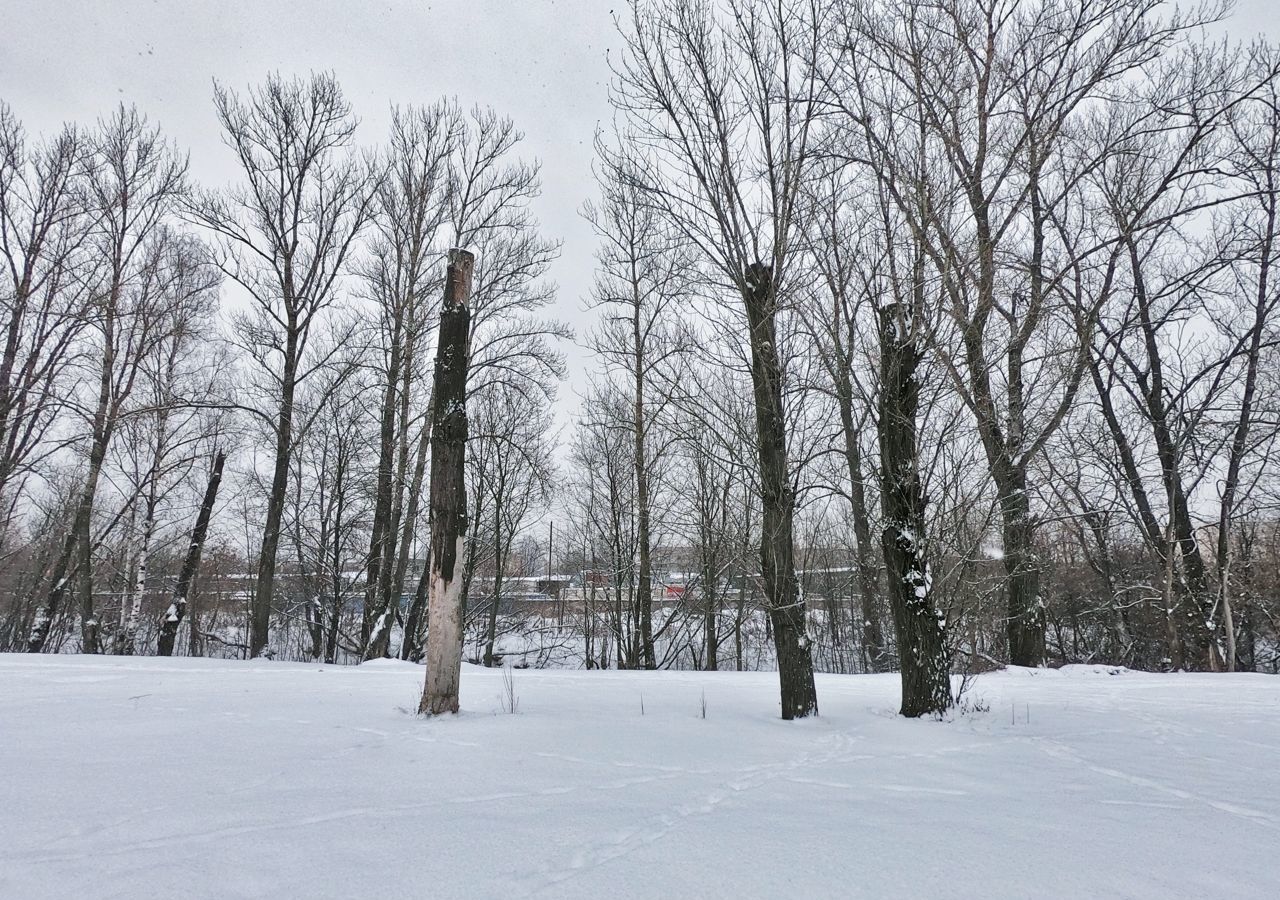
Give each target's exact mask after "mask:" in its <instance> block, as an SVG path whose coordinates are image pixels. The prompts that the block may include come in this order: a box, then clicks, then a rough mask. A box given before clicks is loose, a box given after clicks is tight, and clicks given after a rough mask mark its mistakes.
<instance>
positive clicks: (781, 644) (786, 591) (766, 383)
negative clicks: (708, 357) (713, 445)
mask: <svg viewBox="0 0 1280 900" xmlns="http://www.w3.org/2000/svg"><path fill="white" fill-rule="evenodd" d="M742 295H743V300H744V301H745V305H746V311H747V322H748V326H749V328H750V339H751V384H752V389H753V393H754V395H755V412H756V444H757V449H758V451H759V466H760V494H761V506H762V513H763V515H762V520H761V531H760V575H761V579H762V580H763V582H764V591H765V602H766V604H767V606H768V612H769V622H770V624H771V626H772V631H773V643H774V650H775V652H776V653H777V658H778V682H779V688H780V691H781V695H782V718H784V719H802V718H805V717H806V716H811V715H817V714H818V694H817V689H816V688H815V687H814V683H813V660H812V658H811V657H810V654H809V647H810V641H809V636H808V634H807V631H806V623H805V607H804V599H803V598H802V597H801V596H800V586H799V584H798V583H797V582H796V570H795V559H794V551H795V548H794V545H793V537H792V534H793V524H792V519H793V516H794V514H795V494H794V492H793V491H792V488H791V473H790V470H789V466H788V463H787V435H786V421H785V419H784V418H783V409H782V366H781V364H780V363H779V361H778V341H777V334H776V326H775V322H776V318H777V288H776V285H775V284H774V281H773V271H772V269H770V268H769V267H768V266H766V265H763V264H762V263H753V264H752V265H751V266H749V267H748V269H747V271H746V273H745V279H744V283H743V291H742Z"/></svg>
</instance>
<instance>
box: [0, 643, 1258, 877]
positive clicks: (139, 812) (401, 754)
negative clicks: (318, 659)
mask: <svg viewBox="0 0 1280 900" xmlns="http://www.w3.org/2000/svg"><path fill="white" fill-rule="evenodd" d="M1111 671H1112V670H1108V669H1106V668H1103V667H1097V668H1083V667H1076V668H1072V669H1067V670H1062V671H1056V672H1055V671H1038V672H1033V671H1027V670H1015V671H1010V672H1004V673H997V674H991V675H986V676H983V677H982V678H980V679H979V680H978V682H977V684H976V686H975V687H974V688H973V690H972V692H971V694H970V698H971V699H975V700H979V701H981V702H982V705H985V706H987V707H989V709H987V710H986V711H983V712H976V713H970V714H966V715H960V716H957V717H955V718H954V719H953V720H952V721H949V722H937V721H906V720H903V719H901V718H898V717H896V716H895V715H894V709H895V708H896V703H897V679H896V676H827V677H821V676H820V679H819V685H818V689H819V702H820V704H821V706H822V717H821V718H820V719H818V720H815V721H808V722H801V723H786V722H782V721H780V720H779V719H777V718H776V708H777V687H776V681H775V676H773V675H772V674H738V673H728V672H726V673H691V672H663V673H640V672H631V673H627V672H623V673H618V672H569V671H517V672H515V673H514V678H515V690H516V693H517V695H518V698H519V710H518V714H516V715H507V714H504V713H502V711H501V710H502V707H503V701H502V699H501V698H502V693H503V686H502V676H501V673H499V672H496V671H485V670H482V669H475V668H470V667H468V668H467V669H466V671H465V672H464V673H463V707H464V713H463V715H461V716H459V717H458V718H456V719H452V720H448V721H424V720H421V719H418V718H416V717H415V716H413V715H410V714H409V713H408V710H409V709H411V708H412V707H413V706H414V705H415V703H416V700H417V695H418V692H419V690H420V681H421V678H422V669H421V668H419V667H417V666H413V665H410V664H407V663H375V664H369V665H365V666H361V667H359V668H332V667H328V668H326V667H321V666H312V665H301V664H282V663H243V662H219V661H212V660H201V659H172V660H161V659H131V658H109V657H66V656H63V657H58V656H35V657H27V656H0V836H2V837H0V897H3V898H11V900H36V898H45V897H49V898H52V897H58V898H62V897H75V898H81V900H83V898H105V897H118V898H151V897H155V898H179V897H181V898H204V897H208V898H220V900H221V898H242V897H243V898H247V897H263V898H330V897H332V898H348V897H372V896H381V897H396V898H403V900H417V898H436V897H440V898H452V897H466V898H487V897H524V896H535V897H589V898H594V900H599V898H620V897H733V898H744V897H803V896H807V897H929V898H932V897H982V898H1002V897H1018V898H1021V897H1160V898H1169V897H1195V898H1202V897H1203V898H1210V897H1232V898H1246V897H1260V898H1261V897H1265V898H1276V897H1280V678H1275V677H1269V676H1248V675H1237V676H1210V675H1203V676H1201V675H1170V676H1166V675H1146V674H1138V673H1132V672H1120V673H1118V674H1109V673H1110V672H1111ZM704 696H705V699H706V718H705V719H704V718H702V699H703V697H704ZM642 706H643V715H642V714H641V709H642Z"/></svg>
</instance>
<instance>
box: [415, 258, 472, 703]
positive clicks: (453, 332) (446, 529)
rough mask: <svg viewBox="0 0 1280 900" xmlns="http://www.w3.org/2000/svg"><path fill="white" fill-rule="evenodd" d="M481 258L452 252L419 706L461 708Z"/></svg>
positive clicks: (443, 321) (439, 352)
mask: <svg viewBox="0 0 1280 900" xmlns="http://www.w3.org/2000/svg"><path fill="white" fill-rule="evenodd" d="M474 267H475V256H474V255H472V254H471V253H469V252H468V251H466V250H459V249H454V250H450V251H449V269H448V273H447V275H446V278H445V287H444V303H443V305H442V306H441V309H440V337H439V342H438V344H437V347H436V369H435V405H434V408H433V409H432V427H431V431H432V434H431V485H430V505H431V551H430V553H431V563H430V565H431V576H430V595H429V597H428V600H427V683H426V687H425V689H424V690H423V692H422V702H421V703H420V704H419V705H418V712H419V713H421V714H424V715H430V716H434V715H440V714H442V713H456V712H457V711H458V680H459V677H460V676H461V674H462V543H463V540H464V539H465V537H466V533H467V491H466V484H465V479H464V475H465V465H464V463H465V461H466V452H467V363H468V353H467V335H468V332H469V329H470V324H471V323H470V320H471V313H470V311H469V309H468V307H467V301H468V300H469V299H470V296H471V273H472V270H473V269H474Z"/></svg>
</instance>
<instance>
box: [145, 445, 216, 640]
mask: <svg viewBox="0 0 1280 900" xmlns="http://www.w3.org/2000/svg"><path fill="white" fill-rule="evenodd" d="M226 461H227V454H226V453H225V452H223V451H222V450H219V451H218V452H217V453H216V454H215V455H214V457H213V470H212V471H211V472H210V473H209V483H208V484H207V485H206V486H205V489H204V499H203V500H202V501H201V502H200V512H199V514H198V515H197V516H196V527H195V528H194V529H192V531H191V543H190V544H189V545H188V546H187V558H186V559H185V560H183V563H182V571H181V572H180V573H179V574H178V583H177V584H176V585H174V588H173V599H172V600H171V601H170V602H169V608H168V609H167V610H165V614H164V619H163V620H162V621H161V623H160V643H159V646H158V647H157V648H156V655H158V656H172V655H173V642H174V639H175V638H176V637H177V636H178V626H179V625H181V624H182V618H183V616H185V615H186V612H187V593H188V592H189V591H190V589H191V582H192V580H193V579H194V578H195V575H196V570H197V569H198V568H199V566H200V554H201V552H202V551H203V550H204V539H205V535H207V534H208V533H209V519H210V518H212V516H213V505H214V503H216V502H217V499H218V485H219V484H221V483H222V466H223V464H224V463H225V462H226Z"/></svg>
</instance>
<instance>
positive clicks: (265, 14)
mask: <svg viewBox="0 0 1280 900" xmlns="http://www.w3.org/2000/svg"><path fill="white" fill-rule="evenodd" d="M615 8H617V9H619V10H622V9H623V8H624V0H523V2H522V0H0V98H3V99H4V100H5V101H7V102H8V103H9V104H10V105H11V106H12V107H13V109H14V112H15V113H16V114H17V115H18V117H19V118H20V119H21V120H22V121H23V122H24V123H25V124H26V126H27V128H28V129H29V130H30V131H32V132H47V131H52V130H53V129H55V128H57V127H58V125H59V124H60V123H61V122H63V121H76V122H85V123H88V122H92V121H93V120H94V119H95V118H96V117H98V116H99V115H101V114H104V113H107V112H109V111H110V110H111V108H112V107H113V106H114V105H115V104H116V103H117V102H119V101H121V100H125V101H128V102H134V103H136V104H138V106H139V108H141V109H142V110H143V111H144V112H146V113H147V114H148V115H149V116H150V117H151V118H152V119H153V120H154V121H156V122H158V123H159V124H160V125H161V126H163V128H164V129H165V131H166V132H167V133H168V134H169V135H170V136H171V137H173V138H174V139H175V140H176V141H177V142H178V144H179V145H180V146H182V147H184V148H187V149H189V150H190V153H191V164H192V170H193V174H194V175H195V177H196V178H197V179H198V180H200V181H201V182H202V183H204V184H206V185H209V186H217V185H221V184H225V183H226V182H228V181H229V180H231V179H234V178H235V177H236V171H235V166H234V162H233V160H232V158H231V155H230V153H229V151H227V150H226V148H225V147H223V146H222V143H221V141H220V138H219V133H218V128H217V123H216V121H215V119H214V115H213V104H212V100H211V90H210V85H211V80H212V79H213V78H215V77H216V78H218V79H220V80H222V81H225V82H227V83H228V84H230V85H233V86H235V87H238V88H243V87H244V86H245V85H246V84H248V83H251V82H252V83H256V82H258V81H261V79H262V78H263V76H264V75H265V74H266V73H267V72H268V71H271V70H279V71H281V72H284V73H286V74H288V73H305V72H307V71H309V70H313V69H332V70H333V71H334V72H335V73H336V74H337V76H338V78H339V80H340V81H341V83H342V85H343V88H344V90H345V91H346V93H347V96H348V98H349V99H350V100H351V102H352V103H353V104H354V106H355V108H356V111H357V113H358V114H359V115H360V117H361V120H362V123H363V124H362V125H361V129H360V133H359V139H360V141H361V142H362V143H365V144H368V145H373V144H376V143H379V142H381V141H382V139H383V138H384V136H385V134H386V128H387V124H388V118H389V117H388V109H389V107H390V105H391V104H392V103H399V104H409V103H423V102H429V101H431V100H434V99H435V98H437V97H440V96H442V95H452V96H456V97H457V98H458V99H459V100H460V101H461V102H462V103H464V104H467V105H470V104H472V103H481V104H486V105H490V106H492V107H494V108H495V109H496V110H497V111H498V112H500V113H503V114H506V115H509V116H511V117H512V118H513V119H514V120H515V121H516V124H517V125H518V126H519V127H520V128H521V129H522V130H523V131H524V132H525V133H526V134H527V135H528V139H527V141H526V145H525V152H526V153H527V154H529V155H531V156H535V157H537V158H538V159H540V160H541V161H542V164H543V182H544V194H543V197H542V199H541V201H540V203H539V204H538V207H537V211H538V214H539V217H540V219H541V221H542V223H543V225H544V228H545V231H546V233H547V234H548V235H550V236H554V237H560V238H563V239H564V253H563V255H562V256H561V258H560V260H559V261H558V262H557V263H556V265H555V267H554V268H553V269H552V277H553V278H554V279H555V280H556V282H557V283H558V284H559V286H560V297H559V300H558V303H557V310H556V312H557V314H558V315H559V316H560V317H561V318H564V319H567V320H569V321H570V322H572V323H573V324H574V325H575V327H579V329H580V330H581V326H583V325H584V324H585V323H586V322H587V321H589V317H588V316H587V315H586V314H584V313H583V312H582V302H583V298H584V296H585V295H586V292H587V291H588V289H589V287H590V283H591V268H592V257H591V254H592V251H593V249H594V240H593V238H592V236H591V233H590V230H589V229H588V228H587V227H586V226H585V224H584V223H583V222H582V221H581V219H580V218H579V217H578V215H577V211H578V208H579V207H580V205H581V204H582V201H583V200H585V199H586V198H587V197H588V196H589V195H590V194H591V192H592V183H591V171H590V166H591V138H592V134H593V132H594V130H595V128H596V125H597V124H598V123H600V122H602V121H607V119H608V117H609V109H608V104H607V100H606V95H605V90H606V83H607V81H608V77H609V72H608V63H607V58H606V54H607V52H608V50H609V48H611V47H612V48H614V52H615V53H616V52H617V50H616V48H617V46H618V39H617V37H616V35H615V33H614V25H613V10H614V9H615ZM1230 31H1231V33H1232V34H1233V35H1234V36H1236V37H1238V38H1242V39H1244V38H1248V37H1251V36H1252V35H1254V34H1256V33H1258V32H1260V31H1265V32H1266V33H1268V34H1270V35H1271V36H1272V37H1273V38H1276V37H1280V0H1240V2H1239V3H1238V4H1237V12H1236V15H1235V16H1234V17H1233V20H1232V23H1231V25H1230ZM568 350H569V356H570V365H571V370H572V372H573V377H572V379H571V387H570V388H569V389H567V390H566V391H565V398H564V399H565V400H566V401H568V402H569V403H570V404H572V403H573V397H572V387H576V386H580V385H581V384H582V377H583V372H584V370H585V365H586V361H585V360H584V359H583V358H582V354H581V353H580V352H579V351H577V350H576V349H575V348H568Z"/></svg>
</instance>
